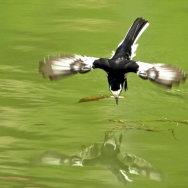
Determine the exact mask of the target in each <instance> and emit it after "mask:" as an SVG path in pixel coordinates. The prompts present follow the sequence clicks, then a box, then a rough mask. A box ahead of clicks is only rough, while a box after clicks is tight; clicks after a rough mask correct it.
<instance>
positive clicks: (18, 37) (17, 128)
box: [0, 0, 188, 188]
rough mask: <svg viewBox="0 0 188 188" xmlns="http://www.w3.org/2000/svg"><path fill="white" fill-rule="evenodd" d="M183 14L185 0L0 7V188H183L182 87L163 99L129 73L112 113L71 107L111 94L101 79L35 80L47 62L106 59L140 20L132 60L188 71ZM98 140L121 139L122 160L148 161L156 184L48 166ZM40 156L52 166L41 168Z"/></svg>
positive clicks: (185, 128) (97, 105) (95, 104)
mask: <svg viewBox="0 0 188 188" xmlns="http://www.w3.org/2000/svg"><path fill="white" fill-rule="evenodd" d="M187 6H188V2H187V1H186V0H182V1H176V0H171V1H170V2H168V1H163V0H158V1H155V2H154V1H150V0H143V1H138V0H135V1H131V2H130V1H124V0H116V1H112V0H101V1H96V0H69V1H61V0H54V1H49V0H46V1H44V0H33V1H31V2H28V1H22V0H17V1H1V2H0V10H1V11H0V12H1V13H0V17H1V19H0V20H1V21H0V22H1V26H0V38H1V39H0V41H1V50H0V72H1V74H0V167H1V172H0V185H1V186H0V187H2V188H3V187H11V188H13V187H14V188H56V187H57V188H60V187H63V188H64V187H75V188H76V187H87V188H88V187H109V188H111V187H124V186H127V187H132V188H134V187H135V188H137V187H145V188H147V187H148V188H151V187H156V188H158V187H178V188H180V187H187V184H188V179H187V175H188V169H187V164H188V150H187V143H188V137H187V132H188V123H187V120H188V84H187V83H185V84H182V85H181V86H180V87H178V88H177V87H174V88H172V90H170V91H168V90H165V89H164V88H159V87H157V86H156V85H153V84H152V83H150V82H148V81H143V80H141V79H139V78H138V77H137V76H136V75H133V74H130V75H129V77H128V87H129V90H128V91H127V92H126V93H125V92H122V95H123V96H124V98H123V99H120V100H119V105H116V104H115V100H114V99H112V98H105V99H102V100H98V101H91V102H83V103H78V101H79V100H80V99H81V98H84V97H89V96H100V95H107V96H109V95H110V93H109V91H108V84H107V78H106V74H105V73H104V72H103V71H101V70H94V71H92V72H91V73H89V74H85V75H76V76H74V77H70V78H66V79H64V80H59V81H57V82H56V81H54V82H50V81H49V80H48V79H43V78H42V76H41V75H40V74H39V73H38V62H39V60H41V59H43V57H45V56H48V55H57V54H60V53H61V54H63V53H65V54H68V53H70V54H74V53H78V54H85V55H88V56H94V57H110V54H111V51H112V50H114V49H115V48H116V46H117V44H118V43H119V42H120V41H121V40H122V38H123V37H124V35H125V33H126V32H127V30H128V28H129V27H130V25H131V24H132V22H133V21H134V20H135V19H136V18H137V17H140V16H142V17H144V18H145V19H148V20H149V22H150V26H149V27H148V29H147V30H146V31H145V33H144V34H143V35H142V36H141V38H140V39H139V41H138V43H139V48H138V51H137V56H136V57H135V58H134V59H135V60H140V61H146V62H155V63H156V62H158V63H161V62H164V63H167V64H173V65H177V66H179V67H181V68H182V69H184V70H185V71H187V72H188V66H187V59H188V53H187V49H188V45H187V29H188V22H187V20H188V9H187V8H186V7H187ZM120 120H121V121H120ZM106 132H111V133H112V134H115V136H116V137H118V136H119V135H120V134H122V135H123V139H122V143H121V147H120V150H121V153H122V155H123V156H125V155H126V153H128V154H131V156H133V155H135V156H137V157H138V158H137V159H139V160H142V159H144V160H145V161H146V163H145V164H148V163H147V162H149V163H151V165H152V166H153V168H155V170H156V171H157V172H159V173H160V174H162V177H163V178H162V181H155V180H152V179H150V178H148V177H144V176H141V175H134V174H129V173H127V175H128V177H129V178H130V179H132V180H133V182H130V183H127V184H126V185H124V184H123V183H122V182H121V181H118V180H117V177H115V175H114V174H113V173H112V172H111V171H110V170H109V168H107V167H106V166H105V165H96V166H92V165H89V166H86V167H85V166H83V167H81V166H69V165H68V166H67V165H63V164H60V163H58V162H57V161H59V159H60V158H62V156H64V155H66V156H72V155H77V153H78V152H79V151H81V147H82V146H86V148H87V147H89V146H91V145H92V144H94V143H99V145H100V147H101V144H102V143H103V142H104V135H105V133H106ZM46 152H48V153H50V154H51V155H53V157H54V155H55V157H54V158H55V159H54V158H53V157H52V158H53V159H51V160H48V162H45V163H44V162H42V161H41V159H43V157H42V156H43V154H44V153H46ZM39 159H40V160H39ZM52 160H53V161H52ZM54 160H55V162H54ZM139 160H138V161H139ZM142 161H143V160H142ZM138 163H139V162H138ZM138 166H139V167H140V168H141V169H142V167H143V163H141V164H139V165H138ZM108 167H109V166H108Z"/></svg>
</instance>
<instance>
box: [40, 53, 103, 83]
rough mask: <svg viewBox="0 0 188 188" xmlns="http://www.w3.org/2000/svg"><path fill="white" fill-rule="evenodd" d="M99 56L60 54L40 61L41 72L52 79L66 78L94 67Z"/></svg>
mask: <svg viewBox="0 0 188 188" xmlns="http://www.w3.org/2000/svg"><path fill="white" fill-rule="evenodd" d="M97 59H99V58H95V57H87V56H82V55H60V56H56V57H48V58H45V59H44V60H43V61H41V62H39V72H40V73H42V74H43V77H45V78H46V77H48V78H50V80H56V79H59V78H64V77H67V76H70V75H74V74H77V73H87V72H89V71H91V70H92V69H93V63H94V62H95V60H97Z"/></svg>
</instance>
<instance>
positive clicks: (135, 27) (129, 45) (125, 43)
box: [111, 18, 149, 59]
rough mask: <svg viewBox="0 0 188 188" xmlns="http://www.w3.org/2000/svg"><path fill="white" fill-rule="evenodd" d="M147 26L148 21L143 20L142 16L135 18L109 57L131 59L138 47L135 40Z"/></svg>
mask: <svg viewBox="0 0 188 188" xmlns="http://www.w3.org/2000/svg"><path fill="white" fill-rule="evenodd" d="M148 26H149V23H148V21H147V20H144V19H143V18H137V19H136V20H135V21H134V23H133V24H132V25H131V27H130V29H129V30H128V32H127V34H126V35H125V38H124V39H123V40H122V41H121V42H120V43H119V45H118V47H117V49H116V52H114V53H113V54H112V57H111V58H112V59H118V58H125V59H132V58H133V57H134V56H136V53H135V52H136V49H137V47H138V44H136V41H137V40H138V39H139V37H140V36H141V34H142V33H143V32H144V30H145V29H146V28H147V27H148Z"/></svg>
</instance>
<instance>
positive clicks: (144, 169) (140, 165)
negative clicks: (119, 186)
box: [123, 154, 164, 181]
mask: <svg viewBox="0 0 188 188" xmlns="http://www.w3.org/2000/svg"><path fill="white" fill-rule="evenodd" d="M123 162H124V164H125V165H128V166H129V173H130V174H135V175H142V176H145V177H148V178H150V179H152V180H155V181H162V180H163V178H164V177H163V174H162V173H161V172H160V171H159V170H157V169H156V168H155V167H153V166H152V165H151V164H150V163H149V162H148V161H146V160H144V159H142V158H139V157H137V156H135V155H131V154H126V155H125V157H124V159H123Z"/></svg>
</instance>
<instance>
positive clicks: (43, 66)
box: [39, 17, 187, 104]
mask: <svg viewBox="0 0 188 188" xmlns="http://www.w3.org/2000/svg"><path fill="white" fill-rule="evenodd" d="M148 26H149V22H148V21H147V20H145V19H144V18H142V17H139V18H137V19H136V20H135V21H134V22H133V24H132V25H131V27H130V28H129V30H128V32H127V33H126V35H125V37H124V38H123V40H122V41H121V42H120V43H119V44H118V46H117V49H116V50H115V51H113V52H112V54H111V57H110V58H98V57H90V56H85V55H78V54H72V55H70V54H68V55H66V54H62V55H59V56H54V57H47V58H44V59H43V60H42V61H40V62H39V72H40V73H41V74H42V75H43V77H44V78H49V79H50V80H58V79H60V78H65V77H67V76H72V75H75V74H77V73H80V74H84V73H88V72H90V71H91V70H93V69H97V68H98V69H102V70H103V71H105V72H106V73H107V80H108V86H109V90H110V92H111V93H112V95H113V96H114V98H115V101H116V104H118V98H119V96H120V94H121V92H122V90H123V88H124V90H125V91H126V90H127V89H128V84H127V75H128V73H135V74H137V75H138V76H139V77H140V78H142V79H143V80H150V81H151V82H153V83H155V84H157V85H161V86H164V87H166V88H167V89H171V88H172V86H173V85H179V84H180V83H181V82H184V81H185V80H186V77H187V74H185V72H184V71H182V70H181V69H179V68H178V67H176V66H173V65H168V64H161V63H155V64H152V63H147V62H142V61H135V60H133V57H135V56H136V50H137V47H138V44H136V42H137V40H138V39H139V38H140V36H141V35H142V33H143V32H144V31H145V30H146V28H147V27H148Z"/></svg>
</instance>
